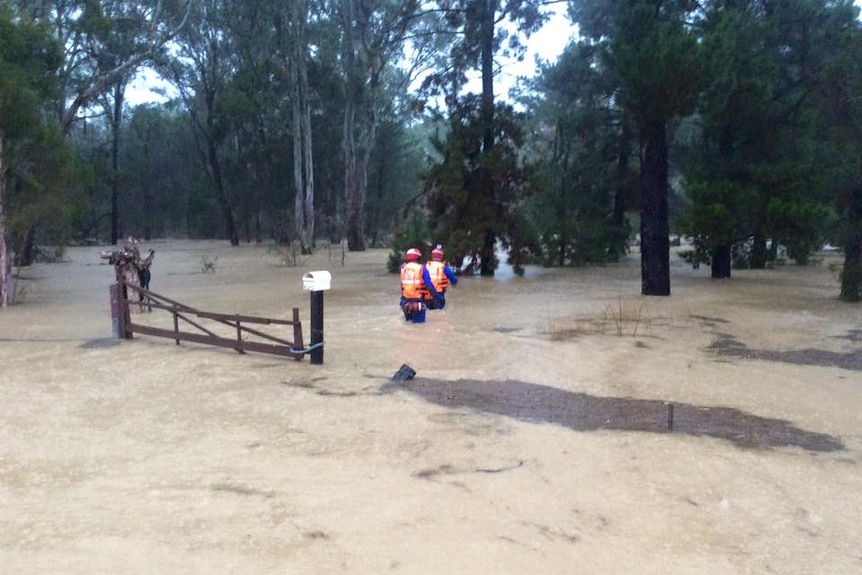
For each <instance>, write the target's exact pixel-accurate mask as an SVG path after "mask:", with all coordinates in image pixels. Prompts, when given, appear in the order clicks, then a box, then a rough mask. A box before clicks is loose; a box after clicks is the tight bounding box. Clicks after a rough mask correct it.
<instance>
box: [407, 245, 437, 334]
mask: <svg viewBox="0 0 862 575" xmlns="http://www.w3.org/2000/svg"><path fill="white" fill-rule="evenodd" d="M421 257H422V252H420V251H419V250H418V249H416V248H410V249H409V250H407V253H405V254H404V258H405V259H406V260H407V261H406V262H404V263H403V264H401V300H400V302H399V305H400V306H401V311H402V312H403V313H404V319H405V320H406V321H412V322H414V323H422V322H424V321H425V298H426V294H428V293H430V294H433V295H432V297H433V298H436V297H437V295H438V294H437V290H436V288H435V287H434V284H433V283H432V282H431V276H430V275H429V274H428V269H427V268H426V267H425V266H424V265H422V264H421V263H420V262H419V259H420V258H421Z"/></svg>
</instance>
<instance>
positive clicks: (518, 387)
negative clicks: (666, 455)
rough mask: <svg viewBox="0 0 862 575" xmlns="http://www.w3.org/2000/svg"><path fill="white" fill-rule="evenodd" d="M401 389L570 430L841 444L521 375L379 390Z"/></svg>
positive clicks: (707, 411)
mask: <svg viewBox="0 0 862 575" xmlns="http://www.w3.org/2000/svg"><path fill="white" fill-rule="evenodd" d="M399 389H403V390H406V391H410V392H412V393H415V394H417V395H419V396H421V397H422V398H424V399H426V400H427V401H430V402H432V403H436V404H438V405H443V406H446V407H452V408H461V407H466V408H469V409H475V410H477V411H484V412H489V413H495V414H498V415H506V416H509V417H514V418H516V419H520V420H522V421H531V422H541V423H555V424H558V425H563V426H565V427H568V428H569V429H573V430H575V431H597V430H619V431H645V432H651V433H668V432H669V430H668V428H669V427H672V428H673V430H672V433H683V434H687V435H698V436H708V437H717V438H720V439H726V440H728V441H731V442H733V443H734V444H736V445H738V446H739V447H744V448H756V449H769V448H773V447H790V446H794V447H801V448H803V449H807V450H810V451H838V450H841V449H844V445H843V444H842V443H841V442H840V441H838V440H837V439H835V438H834V437H832V436H830V435H827V434H825V433H815V432H811V431H806V430H803V429H799V428H797V427H794V426H793V425H790V424H789V423H788V422H786V421H782V420H779V419H769V418H764V417H758V416H755V415H752V414H749V413H745V412H742V411H739V410H737V409H731V408H727V407H702V406H697V405H689V404H681V403H677V404H675V405H673V406H672V408H671V409H669V406H668V403H667V402H664V401H659V400H647V399H632V398H619V397H596V396H591V395H587V394H585V393H574V392H571V391H565V390H562V389H557V388H554V387H549V386H546V385H539V384H534V383H527V382H523V381H512V380H507V381H479V380H460V381H438V380H433V379H423V378H417V379H413V380H410V381H405V382H389V383H387V384H386V385H385V386H384V391H396V390H399Z"/></svg>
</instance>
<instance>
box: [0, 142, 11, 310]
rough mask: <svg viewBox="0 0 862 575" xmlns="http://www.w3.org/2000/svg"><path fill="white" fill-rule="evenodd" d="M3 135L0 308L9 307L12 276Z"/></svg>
mask: <svg viewBox="0 0 862 575" xmlns="http://www.w3.org/2000/svg"><path fill="white" fill-rule="evenodd" d="M5 137H6V136H5V134H4V133H3V131H2V130H0V308H4V307H6V306H7V305H9V303H10V301H11V300H12V294H11V293H10V292H11V285H12V280H11V278H12V274H11V273H10V271H11V269H12V268H11V266H10V265H9V253H8V252H7V247H6V208H5V203H4V202H5V201H6V156H5V152H4V147H3V146H4V144H5V143H6V140H5Z"/></svg>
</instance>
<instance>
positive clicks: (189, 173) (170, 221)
mask: <svg viewBox="0 0 862 575" xmlns="http://www.w3.org/2000/svg"><path fill="white" fill-rule="evenodd" d="M177 108H178V107H177V106H176V105H175V104H174V103H168V104H164V105H162V104H147V105H139V106H135V107H134V108H132V109H131V112H130V114H129V117H128V120H127V121H126V122H125V123H124V127H125V129H124V133H125V135H124V137H123V141H124V145H123V148H122V150H121V159H122V163H123V165H124V166H125V172H126V174H127V176H126V179H125V182H124V187H125V189H127V190H128V193H127V194H125V195H124V197H123V198H121V202H120V211H121V212H122V213H123V214H124V218H125V222H126V224H125V225H126V226H127V227H128V229H129V230H130V232H131V233H133V234H134V235H135V236H136V237H141V238H143V239H145V240H149V239H151V238H159V237H177V236H182V235H193V236H197V235H201V232H200V230H199V227H200V224H199V222H200V221H205V220H206V219H208V216H209V214H208V213H207V212H206V211H203V212H197V213H191V212H190V209H191V207H192V205H193V204H194V202H195V198H194V196H195V195H196V190H197V189H198V188H199V187H200V183H199V180H200V177H199V176H200V175H201V172H200V169H199V162H198V158H197V156H196V154H195V151H194V150H195V144H194V134H193V133H192V128H191V126H190V125H189V122H188V120H187V118H186V116H185V115H184V114H182V112H181V110H178V109H177Z"/></svg>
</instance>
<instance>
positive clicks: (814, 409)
mask: <svg viewBox="0 0 862 575" xmlns="http://www.w3.org/2000/svg"><path fill="white" fill-rule="evenodd" d="M142 247H143V248H144V249H147V248H149V247H153V248H154V249H155V250H156V258H155V263H154V267H153V278H152V284H151V288H152V289H153V290H154V291H156V292H157V293H160V294H163V295H165V296H167V297H169V298H171V299H174V300H177V301H181V302H183V303H185V304H188V305H192V306H194V307H197V308H199V309H204V310H207V311H212V312H217V313H238V314H246V315H258V316H264V317H273V318H278V319H289V318H290V317H291V313H292V312H291V310H292V308H293V307H299V308H300V310H301V318H302V319H303V321H304V322H305V329H306V332H305V333H306V337H307V335H308V331H307V330H308V325H309V323H308V318H309V295H308V293H306V292H303V290H302V276H303V274H304V273H305V272H308V271H312V270H329V271H331V273H332V289H331V290H329V291H327V292H326V294H325V335H324V339H325V359H324V363H323V365H317V366H313V365H311V364H310V362H309V361H308V359H307V358H306V359H305V360H303V361H302V362H295V361H293V360H290V359H284V358H279V357H275V356H266V355H262V354H254V353H248V354H244V355H241V354H238V353H235V352H234V351H232V350H230V349H223V348H208V347H205V346H201V345H196V344H190V343H183V344H182V345H175V343H174V342H173V341H172V340H165V339H159V338H154V337H147V336H136V337H135V338H134V339H132V340H123V341H118V340H114V339H112V338H111V330H112V324H111V319H110V300H109V292H108V286H109V284H110V283H111V281H112V279H113V272H112V270H111V269H110V268H109V267H108V266H104V265H100V260H99V257H98V251H99V249H100V248H97V247H93V248H74V249H71V250H70V251H69V252H68V254H67V258H66V261H65V262H63V263H58V264H50V265H49V264H39V265H36V266H33V267H32V268H30V269H28V270H25V271H24V274H23V277H22V278H21V280H20V282H19V286H20V287H21V289H22V290H23V293H22V298H21V303H20V304H18V305H15V306H13V307H11V308H8V309H6V310H3V311H2V312H0V406H2V407H0V410H2V411H0V413H2V416H0V566H2V567H0V572H7V573H16V574H19V573H21V574H29V573H33V574H44V573H63V574H78V573H80V574H88V575H89V574H92V573H112V574H113V573H136V574H137V573H168V574H171V573H250V574H266V573H301V574H302V573H314V574H316V573H321V574H330V573H357V574H378V573H411V574H412V573H429V574H436V573H449V574H461V573H464V574H474V573H513V574H514V573H517V574H520V573H548V574H551V573H560V574H562V573H579V574H587V575H589V574H607V573H632V574H646V575H650V574H659V573H661V574H662V575H668V574H679V575H689V574H702V573H710V574H711V575H712V574H715V575H737V574H740V573H757V574H760V573H781V574H799V575H803V574H804V575H809V574H812V573H817V574H824V575H846V574H850V573H862V552H860V550H859V549H860V548H859V541H862V528H860V522H859V517H860V516H862V465H860V462H862V432H860V430H862V371H860V370H859V363H858V362H859V357H860V349H862V347H861V346H862V342H860V335H859V334H860V333H862V331H860V330H862V307H860V306H850V305H847V304H844V303H841V302H839V301H837V297H836V296H837V293H838V284H837V278H836V276H835V274H834V273H833V271H832V269H833V267H834V266H832V265H830V264H833V263H834V262H835V260H834V259H830V258H833V256H831V255H824V259H823V261H821V262H819V264H818V265H815V266H811V267H808V268H799V267H796V266H780V267H778V268H776V269H774V270H762V271H739V272H735V273H734V278H733V279H732V280H730V281H718V282H717V281H713V280H711V279H710V278H709V277H708V276H709V270H708V269H700V270H693V269H691V268H690V267H688V266H685V265H684V264H683V263H682V262H681V260H679V258H677V257H676V256H675V255H674V256H672V259H671V262H672V278H671V282H672V295H671V296H670V297H667V298H645V297H642V296H640V295H639V291H640V277H639V274H640V267H639V261H638V257H637V254H636V253H633V254H631V256H630V257H629V258H627V259H626V260H625V261H623V262H621V263H620V264H618V265H611V266H606V267H598V268H584V269H565V270H556V269H552V270H545V269H537V268H528V270H527V274H526V276H525V277H523V278H515V277H511V274H507V273H505V271H506V270H504V273H502V274H500V277H498V278H496V279H488V278H472V279H466V278H465V279H464V280H462V281H461V282H459V284H458V286H456V287H455V288H453V290H452V292H451V293H450V295H449V297H448V303H447V307H446V310H445V311H443V312H434V313H429V314H428V319H427V322H426V323H425V324H421V325H414V324H408V323H405V322H404V321H403V319H402V317H401V314H400V313H399V311H398V309H397V305H396V302H397V297H398V288H397V280H396V278H395V277H394V276H392V275H390V274H388V273H386V272H385V262H386V258H387V252H386V251H385V250H369V251H368V252H365V253H361V254H345V255H344V258H343V264H342V254H341V252H340V250H337V249H335V248H334V247H333V249H332V250H325V249H322V250H319V251H318V252H317V253H316V254H315V255H314V256H312V257H310V258H307V259H304V260H301V261H300V262H298V265H296V266H292V265H287V263H286V261H287V258H286V257H285V255H283V254H281V253H279V252H278V250H276V249H273V248H272V246H268V245H242V246H239V247H236V248H230V247H228V246H226V245H224V244H222V243H218V242H195V241H159V242H151V243H149V244H148V243H147V242H144V243H143V245H142ZM213 261H215V262H216V263H215V269H214V273H213V270H209V271H207V272H205V271H204V267H205V266H204V263H206V262H213ZM136 321H140V322H142V323H144V324H146V325H152V326H159V327H162V326H165V325H170V323H171V321H170V318H169V317H165V316H162V315H160V314H159V312H157V311H154V312H153V313H145V314H138V315H137V316H136ZM270 327H271V329H272V330H273V333H274V334H276V335H282V336H284V337H287V338H288V339H289V338H290V329H289V328H285V332H284V333H281V332H279V330H281V329H282V328H281V327H272V326H270ZM267 329H270V328H267ZM404 364H407V365H409V366H410V367H411V369H413V370H414V371H415V377H414V378H413V379H411V380H407V381H403V382H395V381H392V377H393V374H395V373H396V372H397V371H398V370H399V368H400V366H402V365H404ZM669 406H673V414H672V419H673V422H672V425H673V428H672V429H668V422H669Z"/></svg>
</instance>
